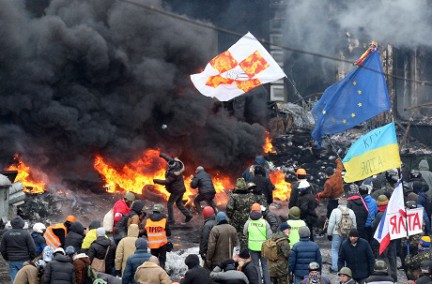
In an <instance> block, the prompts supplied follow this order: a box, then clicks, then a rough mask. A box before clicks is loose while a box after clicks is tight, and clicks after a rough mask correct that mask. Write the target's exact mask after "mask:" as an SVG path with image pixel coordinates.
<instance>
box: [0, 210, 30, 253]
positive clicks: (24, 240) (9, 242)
mask: <svg viewBox="0 0 432 284" xmlns="http://www.w3.org/2000/svg"><path fill="white" fill-rule="evenodd" d="M11 225H12V229H10V230H7V231H6V232H5V233H4V234H3V238H2V240H1V244H0V252H1V254H2V256H3V258H4V259H5V260H7V261H26V260H31V259H33V258H35V257H36V246H35V243H34V241H33V238H32V236H31V235H30V233H29V232H28V231H27V230H24V229H23V228H24V220H23V219H22V218H21V217H20V216H16V217H14V218H13V219H12V221H11Z"/></svg>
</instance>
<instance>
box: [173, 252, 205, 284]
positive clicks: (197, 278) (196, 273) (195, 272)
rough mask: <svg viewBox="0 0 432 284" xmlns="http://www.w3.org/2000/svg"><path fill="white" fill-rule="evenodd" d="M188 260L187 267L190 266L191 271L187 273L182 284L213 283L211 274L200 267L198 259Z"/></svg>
mask: <svg viewBox="0 0 432 284" xmlns="http://www.w3.org/2000/svg"><path fill="white" fill-rule="evenodd" d="M188 261H192V260H191V259H187V260H186V261H185V262H186V265H187V266H188V268H189V270H188V271H186V274H185V277H184V278H183V279H182V280H181V281H180V283H181V284H204V283H211V280H210V276H209V272H208V271H207V269H205V268H202V267H201V266H200V265H199V260H198V258H196V262H195V259H194V260H193V262H189V263H188Z"/></svg>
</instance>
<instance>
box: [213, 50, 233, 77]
mask: <svg viewBox="0 0 432 284" xmlns="http://www.w3.org/2000/svg"><path fill="white" fill-rule="evenodd" d="M210 65H211V66H213V68H214V69H216V70H218V71H219V73H223V72H225V71H228V70H231V69H233V68H234V67H236V66H237V65H238V63H237V60H235V59H234V57H233V56H232V55H231V53H230V52H229V51H228V50H227V51H225V52H224V53H221V54H219V55H218V56H216V57H215V58H213V59H212V60H211V61H210Z"/></svg>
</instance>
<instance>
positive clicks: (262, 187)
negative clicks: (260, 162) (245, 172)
mask: <svg viewBox="0 0 432 284" xmlns="http://www.w3.org/2000/svg"><path fill="white" fill-rule="evenodd" d="M252 182H253V183H255V185H256V187H257V192H260V191H261V192H262V194H264V196H265V197H266V199H267V203H268V204H271V203H272V202H273V190H274V189H275V186H274V185H273V184H272V182H271V181H270V179H269V178H266V177H265V176H262V175H255V176H254V177H253V178H252Z"/></svg>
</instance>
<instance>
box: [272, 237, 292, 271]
mask: <svg viewBox="0 0 432 284" xmlns="http://www.w3.org/2000/svg"><path fill="white" fill-rule="evenodd" d="M270 238H271V239H274V240H278V239H281V238H288V236H287V235H285V234H284V233H283V232H281V231H277V232H276V233H274V234H273V235H271V236H270ZM277 247H278V251H277V253H278V259H277V260H276V261H271V260H267V264H268V269H269V273H270V277H273V278H280V277H284V276H287V275H288V256H289V253H290V245H289V240H286V241H279V242H278V243H277Z"/></svg>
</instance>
